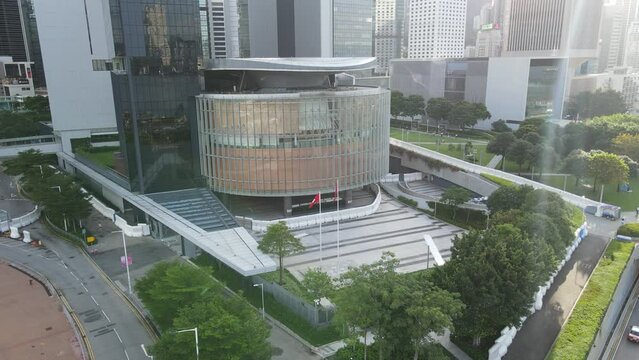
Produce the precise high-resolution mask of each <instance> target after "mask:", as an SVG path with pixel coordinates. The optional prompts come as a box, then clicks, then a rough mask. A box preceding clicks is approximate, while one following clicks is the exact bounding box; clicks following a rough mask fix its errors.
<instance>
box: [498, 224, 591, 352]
mask: <svg viewBox="0 0 639 360" xmlns="http://www.w3.org/2000/svg"><path fill="white" fill-rule="evenodd" d="M587 235H588V226H587V224H586V223H583V225H581V226H580V227H579V229H577V231H575V240H573V242H572V244H571V245H570V246H569V247H568V248H566V256H565V257H564V259H563V260H562V261H561V263H559V266H557V270H555V272H553V273H552V274H551V275H550V278H549V279H548V281H546V283H545V284H544V285H542V286H540V287H539V290H538V291H537V293H536V294H535V298H534V303H533V306H532V307H531V308H530V314H529V315H528V316H530V315H532V314H534V313H535V312H536V311H537V310H541V308H542V306H543V300H544V296H545V295H546V292H547V291H548V289H550V286H552V283H553V281H555V276H557V274H558V273H559V271H560V270H561V269H562V268H563V267H564V265H566V263H567V262H568V261H569V260H570V258H571V257H572V254H573V252H574V251H575V249H577V246H579V244H580V243H581V240H583V238H585V237H586V236H587ZM527 318H528V317H527V316H524V317H523V318H522V319H521V324H522V325H523V324H524V322H525V321H526V319H527ZM522 325H520V327H519V328H515V327H508V326H507V327H505V328H504V329H503V330H502V331H501V334H502V335H501V336H500V337H499V338H497V340H495V345H493V346H492V347H491V348H490V349H489V350H488V360H500V359H501V358H502V357H503V356H504V355H506V353H507V352H508V347H509V346H510V344H512V342H513V339H514V338H515V336H516V335H517V331H519V329H521V326H522Z"/></svg>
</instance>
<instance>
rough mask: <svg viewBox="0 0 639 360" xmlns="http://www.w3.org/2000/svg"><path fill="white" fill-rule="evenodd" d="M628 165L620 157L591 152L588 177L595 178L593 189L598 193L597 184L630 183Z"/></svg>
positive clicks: (601, 152)
mask: <svg viewBox="0 0 639 360" xmlns="http://www.w3.org/2000/svg"><path fill="white" fill-rule="evenodd" d="M629 171H630V169H629V168H628V165H626V163H624V162H623V160H622V159H621V158H620V157H619V155H615V154H610V153H607V152H603V151H596V152H591V154H590V156H589V158H588V175H589V176H590V177H592V178H593V184H592V189H593V191H596V187H597V184H599V183H601V184H612V183H622V182H626V181H628V172H629Z"/></svg>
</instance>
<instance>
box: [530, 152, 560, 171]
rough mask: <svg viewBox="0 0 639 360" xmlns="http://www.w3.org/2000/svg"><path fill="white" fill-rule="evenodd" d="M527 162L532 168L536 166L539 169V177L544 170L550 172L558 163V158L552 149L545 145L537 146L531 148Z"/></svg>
mask: <svg viewBox="0 0 639 360" xmlns="http://www.w3.org/2000/svg"><path fill="white" fill-rule="evenodd" d="M529 160H530V164H531V165H532V166H536V167H537V169H539V174H540V175H541V174H542V173H543V171H544V170H546V171H552V170H553V169H554V168H555V166H556V165H557V163H558V162H559V157H558V156H557V153H556V152H555V149H553V148H552V147H550V146H548V145H545V144H537V145H533V146H532V147H531V151H530V158H529Z"/></svg>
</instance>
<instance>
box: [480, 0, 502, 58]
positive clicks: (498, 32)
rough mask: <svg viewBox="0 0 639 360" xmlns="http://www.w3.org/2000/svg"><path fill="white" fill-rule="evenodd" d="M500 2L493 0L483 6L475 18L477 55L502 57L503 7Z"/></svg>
mask: <svg viewBox="0 0 639 360" xmlns="http://www.w3.org/2000/svg"><path fill="white" fill-rule="evenodd" d="M501 4H502V3H501V1H500V0H493V1H491V2H490V3H487V4H484V6H482V8H481V11H480V14H479V15H478V16H476V17H475V20H477V21H476V23H477V24H476V25H477V27H476V29H475V34H476V35H475V49H476V50H475V55H476V56H478V57H494V56H500V55H501V48H502V7H501Z"/></svg>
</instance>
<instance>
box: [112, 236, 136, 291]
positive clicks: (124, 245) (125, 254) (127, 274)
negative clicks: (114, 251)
mask: <svg viewBox="0 0 639 360" xmlns="http://www.w3.org/2000/svg"><path fill="white" fill-rule="evenodd" d="M113 233H121V234H122V246H123V247H124V264H125V265H126V280H127V281H128V283H129V294H132V293H133V292H132V291H131V273H129V256H128V254H127V252H126V236H125V235H124V231H122V230H116V231H114V232H113Z"/></svg>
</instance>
